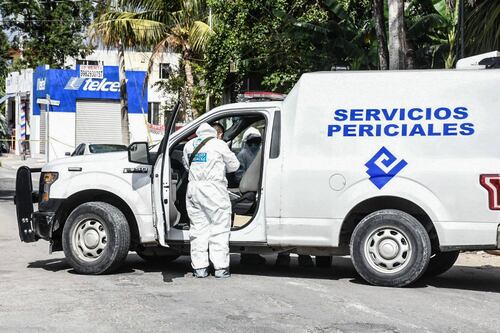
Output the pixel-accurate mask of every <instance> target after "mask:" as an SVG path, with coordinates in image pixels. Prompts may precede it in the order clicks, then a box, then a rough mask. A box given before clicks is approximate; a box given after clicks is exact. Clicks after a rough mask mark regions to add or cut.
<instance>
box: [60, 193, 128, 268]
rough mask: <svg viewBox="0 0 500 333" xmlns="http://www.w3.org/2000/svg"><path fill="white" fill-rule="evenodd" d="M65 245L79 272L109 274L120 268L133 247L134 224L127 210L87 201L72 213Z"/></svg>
mask: <svg viewBox="0 0 500 333" xmlns="http://www.w3.org/2000/svg"><path fill="white" fill-rule="evenodd" d="M62 245H63V250H64V254H65V256H66V259H67V260H68V262H69V264H70V265H71V267H73V268H74V269H75V271H76V272H77V273H81V274H106V273H111V272H113V271H114V270H116V269H117V268H118V267H119V266H120V265H121V263H122V262H123V261H124V260H125V258H126V257H127V254H128V251H129V248H130V228H129V225H128V223H127V219H126V218H125V216H124V215H123V213H122V212H121V211H120V210H119V209H118V208H116V207H115V206H112V205H110V204H107V203H104V202H87V203H84V204H82V205H80V206H78V207H77V208H76V209H75V210H73V212H71V214H70V215H69V217H68V219H67V220H66V223H65V225H64V229H63V234H62Z"/></svg>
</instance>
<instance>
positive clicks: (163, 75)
mask: <svg viewBox="0 0 500 333" xmlns="http://www.w3.org/2000/svg"><path fill="white" fill-rule="evenodd" d="M170 74H172V66H170V64H167V63H161V64H160V79H168V78H169V77H170Z"/></svg>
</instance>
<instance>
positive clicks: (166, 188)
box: [152, 103, 180, 246]
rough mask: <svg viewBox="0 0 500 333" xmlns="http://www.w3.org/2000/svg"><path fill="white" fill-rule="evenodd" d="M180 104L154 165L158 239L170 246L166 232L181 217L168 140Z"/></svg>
mask: <svg viewBox="0 0 500 333" xmlns="http://www.w3.org/2000/svg"><path fill="white" fill-rule="evenodd" d="M179 109H180V105H179V103H177V105H176V106H175V107H174V110H173V111H172V114H171V117H170V118H169V119H168V121H167V125H166V126H165V136H164V137H163V140H162V142H161V144H160V148H159V149H158V158H157V160H156V163H155V165H154V167H153V175H152V177H153V209H154V213H153V215H154V216H153V218H154V224H155V226H156V229H157V231H158V240H159V242H160V244H161V245H163V246H168V245H167V244H166V242H165V234H166V232H168V230H170V227H172V226H174V225H175V223H176V220H178V219H179V217H178V216H177V215H178V212H177V210H176V209H175V206H174V205H173V204H172V205H171V204H170V203H174V202H175V194H176V191H175V186H176V183H177V180H176V179H172V176H171V173H170V157H169V154H168V140H169V138H170V135H171V134H172V133H173V132H174V131H175V124H176V121H177V117H178V114H179Z"/></svg>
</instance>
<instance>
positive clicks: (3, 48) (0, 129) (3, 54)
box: [0, 31, 10, 154]
mask: <svg viewBox="0 0 500 333" xmlns="http://www.w3.org/2000/svg"><path fill="white" fill-rule="evenodd" d="M9 58H10V57H9V40H8V38H7V35H6V34H5V33H4V32H3V31H0V98H2V97H3V96H4V94H5V79H6V77H7V74H8V61H9ZM4 112H5V104H4V103H3V104H0V139H5V138H7V119H6V117H5V114H4ZM0 154H1V152H0Z"/></svg>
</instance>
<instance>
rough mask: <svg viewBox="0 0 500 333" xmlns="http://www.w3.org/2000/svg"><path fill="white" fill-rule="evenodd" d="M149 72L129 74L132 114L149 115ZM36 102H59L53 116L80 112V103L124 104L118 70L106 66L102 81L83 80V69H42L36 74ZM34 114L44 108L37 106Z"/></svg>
mask: <svg viewBox="0 0 500 333" xmlns="http://www.w3.org/2000/svg"><path fill="white" fill-rule="evenodd" d="M145 77H146V72H145V71H126V78H127V93H128V112H129V113H147V112H148V89H147V88H146V89H143V84H144V78H145ZM33 92H34V93H33V94H34V100H35V101H36V100H37V99H45V98H46V97H47V95H49V96H50V99H51V100H56V101H59V105H52V106H51V107H50V111H51V112H76V101H77V100H92V99H99V100H120V82H119V77H118V67H117V66H104V68H103V77H102V78H83V77H80V68H79V66H77V68H76V69H47V68H45V67H43V66H40V67H38V68H37V69H36V70H35V72H34V73H33ZM33 104H34V105H33V114H34V115H39V114H40V105H39V104H37V103H36V102H35V103H33Z"/></svg>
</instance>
